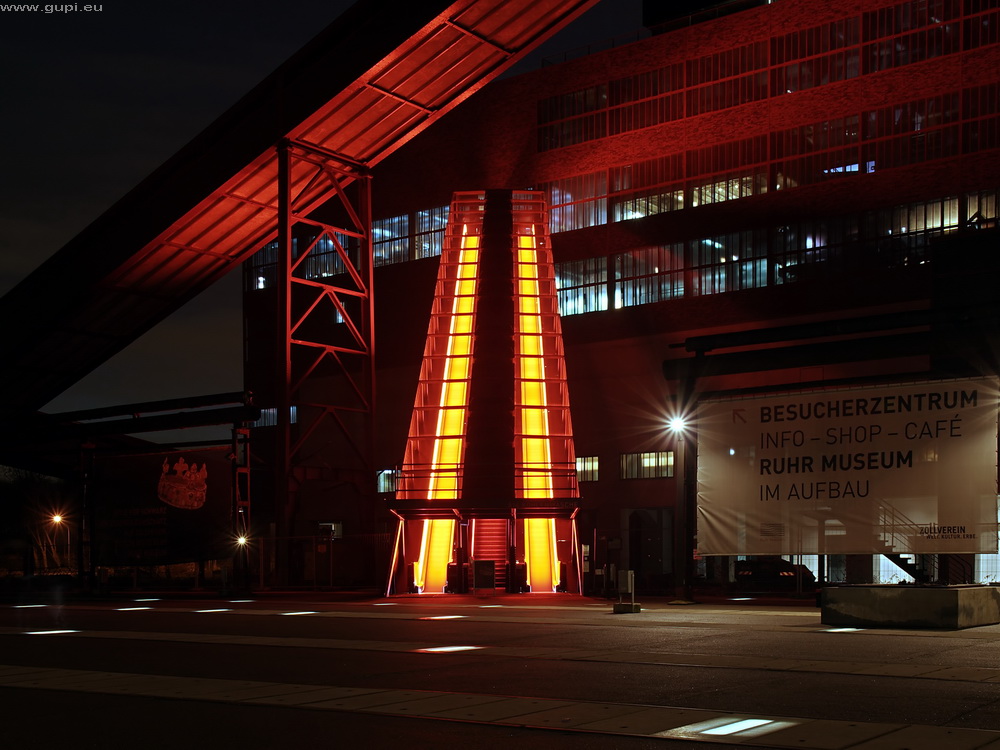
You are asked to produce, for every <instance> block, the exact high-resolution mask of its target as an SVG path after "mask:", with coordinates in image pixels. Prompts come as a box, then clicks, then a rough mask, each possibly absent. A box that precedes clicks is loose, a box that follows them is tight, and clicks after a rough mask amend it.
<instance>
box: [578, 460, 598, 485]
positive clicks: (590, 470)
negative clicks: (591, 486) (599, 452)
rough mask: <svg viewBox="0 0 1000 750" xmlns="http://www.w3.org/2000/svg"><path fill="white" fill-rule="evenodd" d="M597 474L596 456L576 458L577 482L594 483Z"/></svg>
mask: <svg viewBox="0 0 1000 750" xmlns="http://www.w3.org/2000/svg"><path fill="white" fill-rule="evenodd" d="M597 472H598V460H597V456H577V457H576V480H577V481H578V482H596V481H597Z"/></svg>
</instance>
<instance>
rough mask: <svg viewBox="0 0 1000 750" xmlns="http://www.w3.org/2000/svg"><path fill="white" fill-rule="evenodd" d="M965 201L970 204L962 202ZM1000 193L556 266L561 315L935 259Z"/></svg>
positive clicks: (992, 216)
mask: <svg viewBox="0 0 1000 750" xmlns="http://www.w3.org/2000/svg"><path fill="white" fill-rule="evenodd" d="M963 204H964V205H963ZM998 209H1000V191H991V192H983V193H973V194H969V195H966V196H964V198H963V199H962V200H961V201H960V199H959V198H958V197H948V198H943V199H939V200H934V201H925V202H920V203H909V204H904V205H900V206H895V207H892V208H887V209H881V210H878V211H868V212H865V213H863V214H859V215H854V216H845V217H839V218H836V219H829V220H821V221H810V222H802V223H798V224H788V225H784V226H780V227H773V228H771V229H753V230H744V231H741V232H731V233H728V234H722V235H714V236H710V237H703V238H698V239H693V240H689V241H686V242H675V243H671V244H669V245H661V246H657V247H646V248H637V249H634V250H630V251H628V252H625V253H619V254H616V255H611V256H601V257H597V258H586V259H583V260H573V261H564V262H560V263H556V283H557V287H558V295H559V310H560V313H561V314H562V315H564V316H565V315H577V314H581V313H588V312H600V311H605V310H610V309H619V308H623V307H630V306H634V305H645V304H652V303H656V302H663V301H666V300H671V299H677V298H680V297H685V296H697V295H705V294H722V293H725V292H732V291H739V290H742V289H755V288H762V287H766V286H776V285H780V284H788V283H793V282H797V281H803V280H808V279H818V278H833V277H843V276H845V275H849V274H852V273H858V272H863V271H865V270H868V269H891V268H907V267H914V266H918V265H922V264H924V263H927V262H928V261H929V259H930V255H929V248H930V244H931V242H932V241H933V239H934V238H936V237H939V236H941V235H942V234H944V233H946V232H951V231H955V230H956V229H958V228H959V227H960V226H965V227H968V228H975V227H976V226H978V225H979V223H980V222H981V221H982V220H987V221H995V220H996V217H997V215H998V214H997V212H998Z"/></svg>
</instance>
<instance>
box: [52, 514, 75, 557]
mask: <svg viewBox="0 0 1000 750" xmlns="http://www.w3.org/2000/svg"><path fill="white" fill-rule="evenodd" d="M52 523H53V524H55V527H56V529H59V528H65V529H66V557H65V559H66V560H67V561H68V560H69V557H70V554H71V551H72V550H71V541H72V540H71V538H70V528H69V522H67V521H66V517H65V516H63V515H62V514H61V513H54V514H53V515H52ZM53 539H54V536H53ZM54 546H55V542H54V541H53V547H54ZM66 567H69V566H68V565H67V566H66Z"/></svg>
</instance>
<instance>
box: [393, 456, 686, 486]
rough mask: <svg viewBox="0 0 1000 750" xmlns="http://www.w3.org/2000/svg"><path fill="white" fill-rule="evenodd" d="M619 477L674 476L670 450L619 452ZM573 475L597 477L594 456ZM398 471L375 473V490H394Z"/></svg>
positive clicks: (578, 464)
mask: <svg viewBox="0 0 1000 750" xmlns="http://www.w3.org/2000/svg"><path fill="white" fill-rule="evenodd" d="M618 476H619V478H620V479H667V478H670V477H673V476H674V452H673V451H649V452H645V453H623V454H621V456H620V457H619V474H618ZM576 478H577V481H579V482H596V481H598V480H599V479H600V466H599V459H598V457H597V456H578V457H577V459H576ZM398 479H399V471H398V470H396V469H383V470H381V471H379V472H378V473H377V475H376V485H377V487H376V490H377V491H378V492H380V493H391V492H395V491H396V483H397V480H398Z"/></svg>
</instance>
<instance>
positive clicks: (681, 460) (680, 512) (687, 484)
mask: <svg viewBox="0 0 1000 750" xmlns="http://www.w3.org/2000/svg"><path fill="white" fill-rule="evenodd" d="M667 426H668V427H669V428H670V432H671V433H672V434H673V436H674V441H675V445H676V446H677V453H678V456H677V461H676V464H679V466H680V477H679V478H680V492H678V493H677V494H676V495H675V501H674V595H675V596H676V597H677V603H690V602H691V600H692V599H691V586H692V583H693V580H694V549H695V546H694V535H695V507H694V493H693V492H692V486H693V485H692V479H693V478H694V474H695V472H696V471H697V463H696V462H697V460H698V459H697V454H696V453H694V452H693V451H692V450H691V446H690V445H688V443H689V441H690V440H691V438H692V437H693V435H692V432H693V429H692V427H691V424H690V422H689V421H688V419H687V418H686V417H685V416H683V415H680V414H678V415H676V416H674V417H671V418H670V419H669V420H668V422H667Z"/></svg>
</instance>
